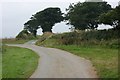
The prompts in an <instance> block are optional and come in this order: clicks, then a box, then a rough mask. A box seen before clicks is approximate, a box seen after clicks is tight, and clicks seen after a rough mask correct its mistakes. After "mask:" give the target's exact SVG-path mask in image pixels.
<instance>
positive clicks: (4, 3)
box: [0, 0, 119, 38]
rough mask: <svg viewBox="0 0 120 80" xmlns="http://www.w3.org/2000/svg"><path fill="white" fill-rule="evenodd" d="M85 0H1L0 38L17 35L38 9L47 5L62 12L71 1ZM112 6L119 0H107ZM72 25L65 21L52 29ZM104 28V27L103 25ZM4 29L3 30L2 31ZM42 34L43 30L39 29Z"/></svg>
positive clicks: (66, 28)
mask: <svg viewBox="0 0 120 80" xmlns="http://www.w3.org/2000/svg"><path fill="white" fill-rule="evenodd" d="M78 1H81V2H83V1H84V0H49V1H48V0H1V1H0V34H2V35H0V38H1V37H2V38H10V37H15V36H16V35H17V34H18V33H19V32H20V31H21V30H22V29H23V27H24V26H23V24H24V23H25V22H27V20H28V19H29V18H30V17H31V15H32V14H35V13H36V12H38V11H41V10H43V9H45V8H47V7H59V8H61V11H62V12H65V9H66V8H68V6H69V4H70V3H75V2H78ZM105 1H107V2H108V3H109V4H111V5H112V7H115V6H117V5H118V1H119V0H114V2H113V0H105ZM70 27H71V26H67V25H65V22H62V23H58V24H56V25H55V26H54V27H53V29H52V31H53V32H54V33H62V32H68V31H70V30H69V28H70ZM101 28H102V27H101ZM1 30H2V31H1ZM38 34H42V30H41V29H39V30H38Z"/></svg>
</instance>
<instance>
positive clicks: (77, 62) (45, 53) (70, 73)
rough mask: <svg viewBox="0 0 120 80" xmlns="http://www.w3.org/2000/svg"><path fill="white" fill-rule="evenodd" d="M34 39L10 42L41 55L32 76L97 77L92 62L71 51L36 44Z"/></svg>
mask: <svg viewBox="0 0 120 80" xmlns="http://www.w3.org/2000/svg"><path fill="white" fill-rule="evenodd" d="M33 43H35V42H34V41H30V42H27V43H26V44H9V46H18V47H24V48H29V49H31V50H33V51H35V52H36V53H37V54H38V55H39V56H40V59H39V63H38V67H37V69H36V70H35V72H34V73H33V74H32V75H31V77H30V78H97V75H96V72H95V69H94V68H93V66H92V64H91V62H90V61H89V60H86V59H84V58H81V57H78V56H76V55H73V54H71V53H69V52H66V51H63V50H59V49H55V48H45V47H39V46H36V45H34V44H33Z"/></svg>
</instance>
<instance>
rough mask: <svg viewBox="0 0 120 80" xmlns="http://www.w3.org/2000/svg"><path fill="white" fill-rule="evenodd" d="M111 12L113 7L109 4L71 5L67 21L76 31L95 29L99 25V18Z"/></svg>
mask: <svg viewBox="0 0 120 80" xmlns="http://www.w3.org/2000/svg"><path fill="white" fill-rule="evenodd" d="M108 10H111V6H110V5H109V4H107V2H84V3H80V2H78V3H77V4H70V6H69V8H68V9H67V14H66V20H69V23H68V24H71V25H73V26H74V27H75V29H80V30H85V29H95V28H97V27H98V24H99V20H98V19H99V16H100V14H101V13H105V12H107V11H108Z"/></svg>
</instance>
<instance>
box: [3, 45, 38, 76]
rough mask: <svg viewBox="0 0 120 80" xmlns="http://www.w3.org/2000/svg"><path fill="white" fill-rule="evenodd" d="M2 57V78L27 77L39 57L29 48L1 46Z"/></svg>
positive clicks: (33, 69) (32, 70) (34, 67)
mask: <svg viewBox="0 0 120 80" xmlns="http://www.w3.org/2000/svg"><path fill="white" fill-rule="evenodd" d="M2 59H3V60H2V77H3V78H28V77H30V75H31V74H32V73H33V72H34V71H35V69H36V67H37V64H38V59H39V57H38V55H37V54H36V53H35V52H33V51H32V50H29V49H25V48H19V47H9V46H3V52H2Z"/></svg>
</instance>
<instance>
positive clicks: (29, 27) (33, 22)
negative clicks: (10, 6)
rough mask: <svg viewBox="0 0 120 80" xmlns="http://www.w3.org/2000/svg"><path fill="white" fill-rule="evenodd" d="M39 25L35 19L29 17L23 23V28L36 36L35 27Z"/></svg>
mask: <svg viewBox="0 0 120 80" xmlns="http://www.w3.org/2000/svg"><path fill="white" fill-rule="evenodd" d="M39 28H40V27H39V25H38V22H37V20H36V19H30V20H29V21H27V22H26V23H25V24H24V29H25V30H27V31H29V32H30V33H31V34H32V35H33V36H35V37H36V34H37V29H39Z"/></svg>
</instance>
